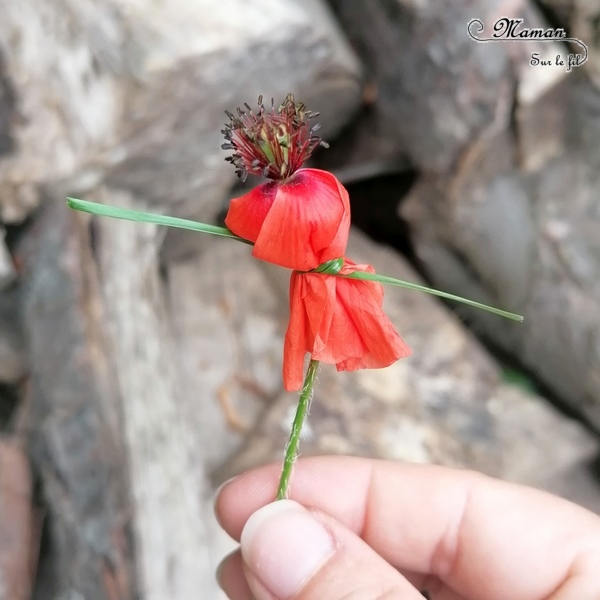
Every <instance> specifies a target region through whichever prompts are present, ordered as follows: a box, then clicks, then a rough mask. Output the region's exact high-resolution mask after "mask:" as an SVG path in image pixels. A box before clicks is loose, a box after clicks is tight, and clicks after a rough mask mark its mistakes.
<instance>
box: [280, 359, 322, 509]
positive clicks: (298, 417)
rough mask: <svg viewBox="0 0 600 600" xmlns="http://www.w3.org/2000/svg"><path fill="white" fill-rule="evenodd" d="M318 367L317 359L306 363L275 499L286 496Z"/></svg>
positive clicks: (281, 498)
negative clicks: (304, 375) (306, 367)
mask: <svg viewBox="0 0 600 600" xmlns="http://www.w3.org/2000/svg"><path fill="white" fill-rule="evenodd" d="M318 367H319V361H318V360H313V359H311V360H310V362H309V363H308V369H306V377H305V378H304V385H303V386H302V391H301V392H300V399H299V400H298V407H297V408H296V414H295V415H294V422H293V423H292V430H291V431H290V439H289V440H288V444H287V446H286V448H285V458H284V460H283V469H282V470H281V478H280V479H279V487H278V488H277V500H284V499H285V498H286V497H287V492H288V485H289V483H290V476H291V475H292V467H293V466H294V462H295V461H296V456H297V454H298V444H299V443H300V433H301V432H302V425H303V424H304V418H305V417H306V413H307V412H308V405H309V404H310V399H311V396H312V390H313V385H314V383H315V376H316V374H317V368H318Z"/></svg>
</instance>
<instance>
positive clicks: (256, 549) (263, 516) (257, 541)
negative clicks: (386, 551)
mask: <svg viewBox="0 0 600 600" xmlns="http://www.w3.org/2000/svg"><path fill="white" fill-rule="evenodd" d="M241 548H242V556H243V559H244V570H245V572H246V578H247V580H248V583H249V585H250V588H251V589H252V592H253V594H254V596H255V598H256V600H274V599H277V600H284V599H285V600H322V599H323V598H327V599H328V600H341V599H342V598H346V599H349V598H361V600H375V599H379V600H382V599H383V598H390V599H391V598H402V600H423V596H421V594H420V593H419V592H418V591H417V590H416V589H415V588H414V587H413V586H412V585H410V583H409V582H408V581H407V580H406V579H405V578H404V577H402V575H400V573H398V571H396V569H394V568H393V567H392V566H391V565H389V564H388V563H387V562H386V561H384V560H383V558H381V557H380V556H379V555H378V554H377V553H376V552H375V551H374V550H373V549H372V548H371V547H370V546H368V545H367V544H366V543H365V542H364V541H363V540H362V539H360V538H359V537H358V536H356V535H355V534H354V533H353V532H351V531H349V530H348V529H347V528H346V527H344V526H343V525H341V524H340V523H338V522H337V521H335V520H334V519H332V518H331V517H329V516H327V515H324V514H323V513H319V512H315V511H309V510H307V509H305V508H304V507H302V506H301V505H300V504H298V503H296V502H294V501H292V500H279V501H277V502H274V503H272V504H268V505H267V506H264V507H263V508H261V509H259V510H257V511H256V512H255V513H254V514H253V515H252V516H251V517H250V518H249V519H248V521H247V523H246V525H245V527H244V529H243V531H242V537H241Z"/></svg>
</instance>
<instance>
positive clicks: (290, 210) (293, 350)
mask: <svg viewBox="0 0 600 600" xmlns="http://www.w3.org/2000/svg"><path fill="white" fill-rule="evenodd" d="M245 107H246V110H242V109H240V108H238V109H237V116H234V115H233V114H232V113H230V112H228V113H227V115H228V116H229V120H230V123H229V124H228V125H226V127H225V129H224V130H223V133H224V134H225V139H226V143H225V144H223V149H225V150H234V154H233V155H232V156H230V157H228V158H226V160H228V161H229V162H231V163H232V164H233V165H235V167H236V169H237V171H236V172H237V174H238V175H239V176H240V177H241V178H242V179H244V180H245V179H246V177H247V175H248V174H249V173H250V174H254V175H262V176H263V177H267V178H269V179H271V181H269V182H267V183H264V184H262V185H259V186H258V187H256V188H254V189H253V190H252V191H250V192H248V193H247V194H245V195H243V196H241V197H239V198H234V199H233V200H232V201H231V204H230V206H229V211H228V213H227V217H226V219H225V224H226V225H227V227H229V229H230V230H231V231H233V232H234V233H235V234H236V235H239V236H240V237H242V238H244V239H247V240H250V241H251V242H254V249H253V251H252V254H253V256H254V257H256V258H259V259H261V260H264V261H267V262H271V263H274V264H276V265H280V266H282V267H287V268H289V269H293V270H294V272H293V273H292V275H291V281H290V323H289V326H288V329H287V333H286V336H285V346H284V355H283V381H284V386H285V388H286V390H289V391H291V390H299V389H300V388H302V392H301V394H300V399H299V401H298V408H297V410H296V415H295V417H294V422H293V424H292V430H291V433H290V439H289V442H288V445H287V448H286V453H285V460H284V466H283V470H282V473H281V479H280V482H279V488H278V491H277V498H278V499H282V498H285V497H286V495H287V488H288V484H289V478H290V474H291V469H292V466H293V463H294V460H295V458H296V451H297V447H298V443H299V440H300V431H301V429H302V424H303V422H304V418H305V416H306V413H307V411H308V404H309V402H310V397H311V394H312V387H313V383H314V380H315V373H316V369H317V366H318V363H319V361H323V362H325V363H328V364H334V365H336V367H337V369H338V371H354V370H356V369H366V368H380V367H387V366H389V365H390V364H392V363H393V362H395V361H396V360H398V359H399V358H404V357H407V356H409V355H410V353H411V351H410V349H409V348H408V346H406V344H405V343H404V342H403V341H402V339H401V338H400V336H399V335H398V333H397V332H396V330H395V329H394V326H393V325H392V324H391V322H390V320H389V319H388V318H387V316H386V315H385V314H384V312H383V310H382V304H383V287H382V286H381V285H380V284H379V283H376V282H374V281H358V280H356V279H353V280H350V279H344V278H343V277H344V276H347V275H350V274H352V273H356V272H363V273H374V272H375V271H374V269H373V268H372V267H370V266H367V265H356V264H355V263H353V262H352V261H350V260H348V259H346V258H342V257H343V256H344V254H345V251H346V245H347V243H348V233H349V229H350V203H349V199H348V192H347V191H346V190H345V189H344V187H343V186H342V184H341V183H340V182H339V181H338V180H337V179H336V178H335V177H334V176H333V175H332V174H331V173H328V172H326V171H320V170H318V169H301V168H300V167H301V166H302V164H303V163H304V162H305V161H306V159H308V157H309V156H310V155H311V153H312V152H313V150H314V149H315V148H316V147H317V146H319V145H326V144H323V142H322V141H321V140H320V138H319V137H317V136H316V135H314V133H315V131H316V130H317V127H316V126H315V127H312V128H309V126H308V121H309V120H310V118H311V117H313V116H315V115H313V114H312V113H310V112H309V111H307V110H306V107H305V106H304V104H302V103H301V102H295V101H294V97H293V96H292V95H291V94H288V95H287V97H286V99H285V100H284V102H283V103H282V104H281V105H280V106H279V108H278V109H277V110H276V109H275V107H274V105H273V103H272V110H271V111H270V112H268V111H266V110H265V108H264V105H263V103H262V98H259V99H258V111H257V112H256V113H255V112H254V111H253V110H252V109H251V108H250V106H249V105H247V104H246V105H245ZM307 352H308V353H309V354H310V358H311V360H310V362H309V365H308V368H307V371H306V377H305V379H304V383H303V366H304V357H305V355H306V353H307Z"/></svg>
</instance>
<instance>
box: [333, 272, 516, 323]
mask: <svg viewBox="0 0 600 600" xmlns="http://www.w3.org/2000/svg"><path fill="white" fill-rule="evenodd" d="M338 277H347V278H349V279H365V280H367V281H377V282H379V283H385V284H387V285H395V286H398V287H403V288H406V289H408V290H416V291H418V292H425V293H426V294H431V295H433V296H439V297H440V298H446V299H447V300H454V301H455V302H460V303H461V304H468V305H469V306H474V307H475V308H480V309H481V310H485V311H487V312H491V313H493V314H495V315H499V316H501V317H505V318H506V319H511V320H513V321H519V322H523V317H522V316H521V315H517V314H515V313H511V312H508V311H506V310H500V309H499V308H494V307H493V306H488V305H487V304H482V303H481V302H475V300H469V299H468V298H463V297H462V296H455V295H454V294H449V293H447V292H442V291H440V290H435V289H433V288H429V287H425V286H424V285H419V284H418V283H410V282H409V281H403V280H402V279H394V278H393V277H388V276H387V275H378V274H377V273H365V272H363V271H355V272H354V273H348V274H347V275H338Z"/></svg>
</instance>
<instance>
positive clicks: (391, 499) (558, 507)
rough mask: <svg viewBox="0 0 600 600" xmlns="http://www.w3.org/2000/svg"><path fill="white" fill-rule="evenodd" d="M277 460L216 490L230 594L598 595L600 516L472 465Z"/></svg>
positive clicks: (501, 599) (478, 598)
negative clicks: (288, 479) (285, 483)
mask: <svg viewBox="0 0 600 600" xmlns="http://www.w3.org/2000/svg"><path fill="white" fill-rule="evenodd" d="M279 472H280V465H269V466H266V467H262V468H259V469H255V470H253V471H250V472H247V473H244V474H243V475H240V476H238V477H236V478H235V479H233V480H231V481H229V482H227V483H225V484H224V485H223V486H222V487H221V489H220V490H219V492H218V495H217V500H216V514H217V518H218V520H219V522H220V523H221V525H222V527H223V528H224V529H225V530H226V531H227V533H229V535H231V536H232V537H233V538H234V539H236V540H238V541H240V540H241V548H240V550H237V551H236V552H234V553H232V554H230V555H229V556H228V557H226V558H225V559H224V560H223V562H222V563H221V566H220V568H219V571H218V575H217V576H218V579H219V582H220V585H221V587H222V588H223V589H224V590H225V592H226V594H227V595H228V597H229V598H230V599H231V600H252V599H255V600H284V599H285V600H324V599H326V600H396V599H398V600H423V596H422V595H421V593H420V592H419V590H427V591H428V593H429V597H430V598H431V599H432V600H600V518H599V517H598V516H596V515H595V514H593V513H591V512H589V511H587V510H586V509H584V508H582V507H579V506H577V505H575V504H573V503H571V502H568V501H566V500H562V499H560V498H558V497H555V496H552V495H550V494H547V493H545V492H541V491H538V490H535V489H531V488H527V487H523V486H518V485H514V484H510V483H505V482H501V481H498V480H495V479H492V478H490V477H486V476H484V475H481V474H478V473H474V472H471V471H461V470H457V469H449V468H444V467H436V466H431V465H410V464H402V463H393V462H386V461H376V460H369V459H360V458H348V457H317V458H308V459H303V460H300V461H298V463H297V464H296V466H295V468H294V474H293V478H292V485H291V490H290V498H291V499H290V500H281V501H278V502H273V490H274V489H276V487H277V482H278V478H279Z"/></svg>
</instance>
